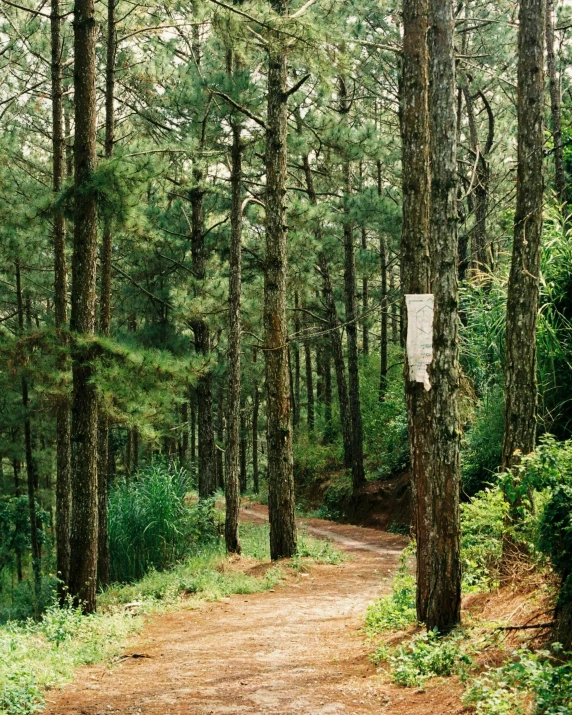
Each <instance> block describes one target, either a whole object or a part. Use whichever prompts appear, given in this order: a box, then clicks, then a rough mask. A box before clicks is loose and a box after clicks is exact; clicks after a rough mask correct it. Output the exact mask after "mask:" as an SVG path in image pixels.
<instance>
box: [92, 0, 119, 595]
mask: <svg viewBox="0 0 572 715" xmlns="http://www.w3.org/2000/svg"><path fill="white" fill-rule="evenodd" d="M115 4H116V0H108V1H107V47H106V66H105V157H106V158H107V159H109V158H110V157H111V155H112V154H113V147H114V144H115V107H114V99H115V56H116V52H117V30H116V26H115ZM112 252H113V233H112V226H111V216H105V217H104V219H103V240H102V245H101V281H100V300H99V306H100V307H99V311H100V312H99V332H100V334H101V335H102V336H103V337H109V334H110V330H111V258H112ZM98 442H99V452H98V463H97V470H98V476H97V481H98V505H99V507H98V509H99V513H98V549H97V553H98V556H97V580H98V583H99V585H100V586H106V585H107V584H108V583H109V579H110V577H109V536H108V524H107V496H108V491H109V418H108V417H107V415H106V414H105V413H104V412H103V411H100V412H99V414H98Z"/></svg>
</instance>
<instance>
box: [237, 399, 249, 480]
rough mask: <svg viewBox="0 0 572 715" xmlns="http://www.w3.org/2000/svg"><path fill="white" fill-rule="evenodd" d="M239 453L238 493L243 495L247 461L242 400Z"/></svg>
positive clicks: (244, 412) (244, 411)
mask: <svg viewBox="0 0 572 715" xmlns="http://www.w3.org/2000/svg"><path fill="white" fill-rule="evenodd" d="M239 453H240V470H239V482H240V492H241V494H244V493H245V492H246V490H247V489H248V472H247V469H246V463H247V459H248V438H247V425H246V400H242V401H241V405H240V440H239Z"/></svg>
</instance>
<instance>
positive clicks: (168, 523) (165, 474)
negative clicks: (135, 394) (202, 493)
mask: <svg viewBox="0 0 572 715" xmlns="http://www.w3.org/2000/svg"><path fill="white" fill-rule="evenodd" d="M190 489H191V486H190V483H189V478H188V475H187V473H186V472H185V471H184V469H181V468H176V467H174V466H172V465H169V466H166V465H165V464H163V463H159V462H158V463H155V464H151V465H150V466H148V467H146V468H145V469H143V470H142V471H140V472H138V473H137V474H136V475H134V476H133V478H132V479H131V480H129V481H121V482H119V483H118V484H117V485H116V486H115V487H113V489H112V490H111V493H110V495H109V545H110V554H111V563H110V567H111V578H112V580H114V581H122V582H124V581H134V580H137V579H140V578H142V576H144V575H145V573H147V571H149V570H150V569H166V568H169V567H170V566H172V565H173V564H175V563H176V562H177V561H179V560H180V559H182V558H183V557H184V556H186V555H188V554H189V552H191V551H192V550H193V549H196V548H197V547H198V546H199V545H200V544H202V543H204V542H205V541H208V540H214V539H216V538H217V536H218V533H219V529H220V519H219V517H218V515H217V513H216V511H215V509H214V501H213V500H207V501H203V502H199V503H196V504H190V503H189V502H188V500H187V495H188V493H189V492H190Z"/></svg>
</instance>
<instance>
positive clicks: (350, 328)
mask: <svg viewBox="0 0 572 715" xmlns="http://www.w3.org/2000/svg"><path fill="white" fill-rule="evenodd" d="M340 85H341V88H342V89H341V92H340V96H341V98H342V103H343V104H345V103H346V102H347V99H346V90H345V83H344V81H343V80H341V82H340ZM343 172H344V190H345V192H346V200H347V198H348V197H349V194H350V191H351V169H350V163H349V161H345V163H344V167H343ZM344 256H345V260H344V293H345V295H344V298H345V306H346V335H347V348H348V376H349V380H348V387H349V398H350V416H351V424H352V467H351V469H352V484H353V490H354V493H355V492H357V491H358V490H359V489H360V488H361V487H362V486H363V484H364V483H365V471H364V466H363V425H362V416H361V405H360V390H359V357H358V339H357V331H358V328H357V290H356V262H355V251H354V234H353V227H352V225H351V222H350V220H349V218H348V217H347V215H346V217H345V219H344Z"/></svg>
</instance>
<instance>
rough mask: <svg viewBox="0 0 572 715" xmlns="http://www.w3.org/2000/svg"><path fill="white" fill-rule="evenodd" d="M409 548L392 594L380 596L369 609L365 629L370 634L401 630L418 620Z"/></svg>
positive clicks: (404, 554) (395, 580) (402, 557)
mask: <svg viewBox="0 0 572 715" xmlns="http://www.w3.org/2000/svg"><path fill="white" fill-rule="evenodd" d="M408 552H409V550H406V551H404V552H403V554H402V555H401V557H400V566H399V569H398V571H397V575H396V577H395V579H394V581H393V585H392V589H391V594H389V595H388V596H383V597H382V598H379V599H378V600H377V601H375V603H373V604H372V605H371V606H369V608H368V609H367V612H366V616H365V631H366V633H367V634H368V635H369V636H375V635H377V634H378V633H383V632H385V631H391V630H401V629H403V628H407V627H408V626H410V625H412V624H413V623H415V622H416V620H417V613H416V610H415V578H414V577H413V576H412V575H411V573H410V571H409V567H408V565H407V559H408V555H409V553H410V552H409V553H408Z"/></svg>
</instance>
